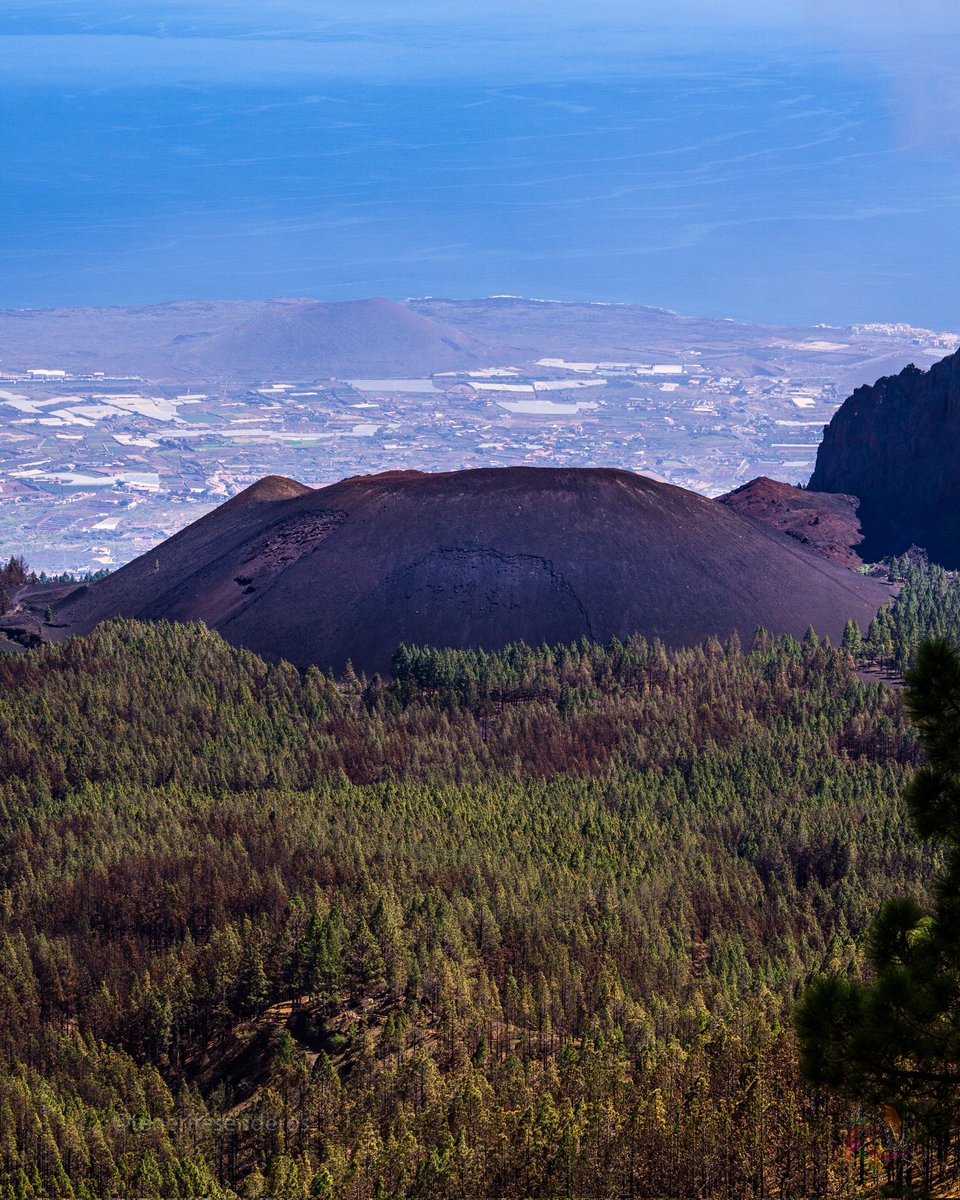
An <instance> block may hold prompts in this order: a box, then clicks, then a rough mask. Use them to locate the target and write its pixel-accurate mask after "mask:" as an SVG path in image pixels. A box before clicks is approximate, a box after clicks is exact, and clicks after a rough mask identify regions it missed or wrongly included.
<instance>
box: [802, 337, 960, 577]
mask: <svg viewBox="0 0 960 1200" xmlns="http://www.w3.org/2000/svg"><path fill="white" fill-rule="evenodd" d="M958 446H960V352H958V353H957V354H952V355H950V356H949V357H948V358H945V359H943V360H941V361H940V362H938V363H936V364H934V366H932V367H931V368H930V369H929V371H921V370H920V369H919V368H917V367H915V366H909V367H906V368H905V369H904V370H903V371H901V372H900V374H899V375H891V376H887V377H885V378H883V379H880V380H878V381H877V382H876V383H875V384H873V385H872V386H870V387H862V388H858V389H857V390H856V391H855V392H854V393H853V395H852V396H850V397H849V398H848V399H847V400H845V401H844V403H843V405H842V406H841V407H840V409H839V410H838V411H837V413H836V414H835V415H834V418H833V420H832V421H831V422H830V424H829V425H828V426H827V428H826V430H825V432H824V437H823V442H822V443H821V445H820V449H819V451H818V453H817V463H816V467H815V469H814V472H813V475H812V476H811V479H810V484H809V486H810V488H811V490H816V491H820V492H849V493H852V494H854V495H856V496H858V497H859V499H860V513H859V515H860V522H861V525H862V527H863V534H864V540H863V546H862V550H861V554H862V555H863V557H864V558H866V559H868V560H876V559H879V558H883V557H885V556H886V555H889V554H900V553H902V552H903V551H905V550H907V549H909V547H910V546H911V545H918V546H922V547H924V549H926V550H927V552H928V553H929V555H930V557H931V559H932V560H933V561H935V562H938V563H941V564H942V565H944V566H947V567H960V499H958V498H960V457H958V454H957V449H958Z"/></svg>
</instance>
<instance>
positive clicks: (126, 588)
mask: <svg viewBox="0 0 960 1200" xmlns="http://www.w3.org/2000/svg"><path fill="white" fill-rule="evenodd" d="M887 598H888V593H887V591H886V589H885V588H883V587H882V586H881V585H879V584H877V583H875V582H874V581H872V580H868V579H864V578H862V577H860V576H858V575H856V574H854V573H852V572H850V571H847V570H845V569H844V568H842V567H839V566H836V565H834V564H832V563H829V562H825V561H824V560H823V559H821V558H819V557H817V556H816V555H814V554H812V553H810V552H808V551H806V550H804V549H802V548H800V547H799V546H798V545H797V544H796V542H794V541H792V540H791V539H789V538H787V537H784V536H781V535H780V534H778V533H775V532H772V531H769V530H767V529H764V528H762V527H760V526H759V525H757V524H755V523H754V522H752V521H750V520H747V519H745V518H743V517H740V516H738V515H737V514H736V513H735V512H733V511H731V510H730V509H729V508H727V507H725V506H724V505H722V504H717V503H715V502H714V501H712V500H708V499H705V498H704V497H702V496H699V495H696V494H695V493H693V492H688V491H685V490H683V489H682V488H677V487H672V486H670V485H669V484H664V483H658V482H654V481H653V480H650V479H646V478H643V477H642V476H639V475H632V474H630V473H628V472H626V471H615V470H576V469H535V468H530V467H512V468H506V469H500V470H479V471H458V472H452V473H449V474H440V475H423V474H419V473H417V472H395V473H390V474H386V475H374V476H364V477H360V478H355V479H347V480H344V481H343V482H342V483H338V484H334V485H333V486H331V487H325V488H320V489H317V490H315V491H313V490H310V489H308V488H305V487H303V485H301V484H297V483H294V482H292V481H291V480H280V479H276V478H269V479H266V480H261V482H260V483H258V484H255V485H254V486H253V487H251V488H248V489H247V491H245V492H243V493H241V494H240V495H239V496H237V497H235V498H234V499H233V500H231V501H229V502H228V503H227V504H224V505H223V506H222V507H221V508H219V509H217V510H215V511H214V512H212V513H210V514H208V515H207V516H206V517H204V518H203V519H202V520H200V521H197V522H196V523H195V524H193V525H191V526H189V527H188V528H187V529H184V530H183V531H182V532H181V533H179V534H177V535H176V536H175V537H173V538H170V540H169V541H167V542H164V543H163V544H162V545H161V546H159V547H158V548H157V549H156V550H155V551H151V552H150V553H149V554H146V555H144V556H143V557H141V558H139V559H136V560H135V561H134V562H132V563H130V564H128V565H127V566H126V567H124V568H123V569H122V570H120V571H118V572H117V573H116V574H115V575H111V576H110V577H109V578H107V579H105V580H103V581H102V582H100V583H97V584H94V585H93V586H91V587H89V588H87V589H86V590H84V591H81V592H77V593H74V594H73V595H72V596H70V597H68V598H67V599H66V600H65V601H64V602H62V604H61V605H60V606H59V608H58V610H57V615H56V621H57V622H60V623H62V625H63V628H61V629H59V630H57V631H56V633H57V636H66V635H67V634H69V633H73V632H82V631H85V630H88V629H90V628H92V626H93V625H95V624H96V623H97V622H98V621H101V620H103V619H105V618H107V617H112V616H116V615H125V616H131V617H139V618H144V619H150V618H169V619H171V620H181V621H183V620H192V619H197V618H199V619H201V620H203V621H205V622H206V623H207V624H208V625H210V626H212V627H213V628H216V629H218V630H219V631H220V632H221V633H222V634H223V636H224V637H226V638H227V639H229V640H230V641H232V642H235V643H237V644H238V645H242V646H246V647H249V648H250V649H251V650H255V651H256V652H257V653H259V654H262V655H264V656H265V657H267V658H271V659H278V658H281V657H282V658H286V659H289V660H290V661H292V662H294V663H296V664H297V665H299V666H304V665H306V664H308V663H317V664H319V665H320V666H322V667H328V666H332V667H334V668H338V669H339V668H341V667H343V665H344V664H345V663H346V661H347V660H348V659H351V660H352V661H353V663H354V664H355V665H356V667H357V668H358V669H359V668H363V669H364V670H367V671H385V670H387V669H388V668H389V664H390V659H391V656H392V654H393V652H394V650H395V649H396V648H397V646H398V645H400V644H401V643H407V644H413V643H416V644H420V645H426V644H429V645H434V646H457V647H466V646H483V647H486V648H488V649H495V648H498V647H500V646H503V645H505V644H506V643H508V642H513V641H518V640H520V639H523V640H524V641H526V642H528V643H534V644H536V643H540V642H543V641H546V642H554V643H555V642H568V641H571V640H573V639H576V638H579V637H581V636H586V637H588V638H594V639H598V640H601V641H604V640H606V639H608V638H610V637H612V636H613V635H617V636H619V637H621V638H623V637H627V636H629V635H630V634H632V633H641V634H643V635H645V636H646V637H648V638H653V637H660V638H662V639H663V640H664V641H665V642H667V643H668V644H670V645H682V644H689V643H695V642H697V641H700V640H702V639H703V638H705V637H707V636H708V635H710V634H716V635H719V636H725V635H727V634H730V633H733V632H737V633H739V634H740V635H741V637H743V638H744V639H746V640H749V639H750V638H751V637H752V636H753V633H754V630H755V628H756V626H757V625H763V626H765V627H766V628H768V629H770V630H771V631H773V632H777V633H790V634H794V635H796V636H802V634H803V633H804V632H805V630H806V629H807V627H808V625H811V624H812V625H813V626H814V627H815V628H816V629H817V630H819V631H820V632H821V633H825V634H828V635H829V636H830V637H831V638H833V639H836V638H838V637H839V635H840V633H841V632H842V629H843V625H844V623H845V621H846V620H847V618H848V617H854V618H855V619H857V620H858V621H860V622H861V624H863V623H866V622H867V621H869V620H870V618H871V616H872V615H873V613H874V612H875V610H876V609H877V607H878V606H879V605H880V604H881V603H882V602H883V601H884V600H885V599H887Z"/></svg>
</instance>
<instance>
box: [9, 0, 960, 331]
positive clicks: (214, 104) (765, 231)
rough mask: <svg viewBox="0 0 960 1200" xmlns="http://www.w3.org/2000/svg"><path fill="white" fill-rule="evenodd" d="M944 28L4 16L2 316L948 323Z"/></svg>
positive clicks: (925, 12)
mask: <svg viewBox="0 0 960 1200" xmlns="http://www.w3.org/2000/svg"><path fill="white" fill-rule="evenodd" d="M958 9H960V6H957V5H956V4H946V3H930V2H927V3H924V2H922V0H921V2H920V3H919V4H917V3H914V4H906V3H898V2H896V0H887V2H886V3H884V2H882V0H881V2H877V0H874V2H873V3H859V0H835V2H834V3H825V2H824V3H821V2H819V0H808V2H806V3H804V2H803V0H791V2H790V3H786V2H783V3H777V2H776V0H764V2H763V3H761V2H759V0H757V2H754V0H738V2H736V3H730V4H723V3H717V0H711V2H710V3H707V2H705V0H704V2H703V3H697V2H696V0H681V2H678V0H671V2H670V3H642V2H638V0H631V2H630V3H620V2H619V0H601V2H599V3H595V4H593V5H585V4H583V3H582V0H578V2H577V3H576V4H573V3H564V2H563V0H560V2H559V3H558V2H556V0H553V2H551V3H546V2H543V3H540V2H538V0H513V2H510V3H507V2H503V3H501V2H500V0H484V2H481V3H477V2H476V0H475V2H474V3H472V4H465V5H464V4H459V5H454V4H453V3H450V2H449V0H447V2H443V3H441V2H440V0H416V2H410V0H407V2H398V0H391V2H390V3H385V2H381V0H352V2H351V3H350V4H349V5H347V4H325V3H322V2H321V0H257V2H255V3H254V2H250V0H165V2H164V3H155V2H153V0H125V2H123V3H120V2H119V0H96V2H94V0H28V2H25V0H4V3H3V5H2V7H0V105H2V109H0V122H2V124H0V128H2V130H3V133H2V135H0V137H2V142H0V206H2V207H0V217H2V218H3V220H2V223H0V265H2V267H3V271H2V285H0V303H3V304H5V305H8V306H19V305H54V304H57V303H70V304H78V303H129V302H136V301H155V300H162V299H169V298H175V297H178V296H183V295H194V296H196V295H218V296H221V295H236V296H244V295H249V296H260V295H273V294H289V293H290V292H292V291H296V292H297V293H303V294H313V295H320V296H330V297H333V298H338V297H347V296H351V295H360V294H368V293H369V291H371V290H372V291H379V292H382V293H384V294H387V295H391V296H403V295H408V294H422V293H432V294H441V293H443V294H452V295H460V296H470V295H477V294H486V293H489V292H523V293H527V294H529V293H534V294H537V295H545V296H556V297H564V296H574V295H575V296H576V297H577V298H596V299H622V300H633V301H637V302H643V303H650V304H664V305H667V306H670V307H676V308H682V309H684V310H685V311H690V312H703V313H711V314H715V315H734V316H741V317H748V318H757V319H764V318H769V319H777V320H789V319H791V318H796V319H798V320H801V319H802V320H811V319H819V320H823V321H828V322H829V321H832V322H840V321H846V320H857V319H865V320H868V319H869V320H875V319H887V320H898V319H904V320H909V321H912V322H914V323H917V324H928V325H936V326H940V327H944V328H947V327H950V328H957V327H958V326H960V306H958V305H957V302H956V300H955V297H954V294H953V293H954V288H953V280H952V277H951V276H952V271H951V264H952V262H954V261H956V255H957V253H958V252H960V234H958V232H957V225H958V222H957V219H956V218H957V204H958V198H960V134H958V130H960V85H958V83H957V74H956V72H955V69H954V63H955V62H956V55H957V50H958V48H960V11H958ZM521 151H522V152H521Z"/></svg>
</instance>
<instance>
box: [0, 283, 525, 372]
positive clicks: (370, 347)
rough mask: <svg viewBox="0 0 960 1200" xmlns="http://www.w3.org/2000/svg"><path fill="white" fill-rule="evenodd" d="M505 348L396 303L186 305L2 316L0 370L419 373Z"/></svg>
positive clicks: (481, 362) (482, 361)
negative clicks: (46, 368)
mask: <svg viewBox="0 0 960 1200" xmlns="http://www.w3.org/2000/svg"><path fill="white" fill-rule="evenodd" d="M507 357H509V355H508V353H507V352H506V351H505V350H504V349H503V348H502V347H500V346H499V345H495V344H491V343H489V342H485V341H483V340H481V339H479V338H477V337H474V336H473V335H471V334H470V333H466V332H464V331H462V330H460V329H455V328H452V327H450V326H448V325H446V324H444V323H442V322H440V321H435V320H431V319H430V318H429V317H426V316H421V315H420V314H419V313H416V312H414V311H413V310H412V309H409V308H406V307H405V306H404V305H402V304H393V303H391V302H390V301H389V300H378V299H374V300H351V301H344V302H342V303H329V304H325V303H321V302H319V301H317V300H270V301H262V302H260V301H249V302H248V301H214V302H207V301H183V302H180V303H176V304H157V305H150V306H147V307H143V308H97V309H83V308H74V309H46V310H39V311H16V312H15V311H9V310H8V311H5V312H0V367H2V368H4V369H10V368H13V369H21V370H29V369H33V368H35V367H54V368H59V369H63V370H68V371H70V372H73V373H76V374H82V373H85V372H89V371H106V372H108V373H114V374H134V375H145V376H148V377H151V378H161V379H167V378H169V379H177V378H184V379H191V378H197V379H245V380H246V379H278V378H280V379H282V378H283V377H284V376H293V377H296V378H301V379H302V378H307V379H309V378H324V377H329V376H339V377H341V378H342V377H349V376H351V375H356V376H360V377H364V376H372V377H374V378H377V377H379V376H380V375H384V376H394V375H395V376H401V377H407V376H419V375H429V374H431V373H432V372H434V371H453V370H468V369H470V368H473V367H484V366H493V365H496V364H497V363H501V362H503V361H505V359H506V358H507Z"/></svg>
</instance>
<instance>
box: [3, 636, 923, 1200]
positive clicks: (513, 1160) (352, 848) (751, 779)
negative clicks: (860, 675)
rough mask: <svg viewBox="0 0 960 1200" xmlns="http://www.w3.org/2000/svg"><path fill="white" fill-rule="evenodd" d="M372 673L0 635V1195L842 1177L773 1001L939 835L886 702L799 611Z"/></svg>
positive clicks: (917, 880) (793, 1187)
mask: <svg viewBox="0 0 960 1200" xmlns="http://www.w3.org/2000/svg"><path fill="white" fill-rule="evenodd" d="M394 666H395V676H396V677H395V680H394V681H393V682H392V683H389V684H386V683H384V682H382V681H380V680H378V679H374V680H365V679H362V678H361V679H358V678H357V677H356V676H355V675H353V674H352V673H351V672H349V671H348V673H347V677H346V678H345V679H343V680H340V681H337V682H334V681H333V680H331V679H330V678H328V677H325V676H324V675H322V674H320V673H319V672H317V671H315V670H310V671H307V672H306V673H305V674H300V673H298V672H297V671H296V670H294V669H293V668H292V667H289V666H284V665H281V666H267V665H266V664H264V663H263V662H262V661H261V660H259V659H258V658H256V657H255V656H253V655H251V654H249V653H246V652H244V651H240V650H237V649H234V648H232V647H230V646H228V645H227V644H226V643H224V642H223V641H222V640H221V639H220V638H219V637H218V636H217V635H215V634H212V633H209V632H208V631H206V630H205V629H204V628H203V627H201V626H179V627H178V626H170V625H164V624H159V625H153V626H146V625H139V624H136V623H133V622H113V623H110V624H108V625H105V626H102V627H100V628H99V629H98V630H96V631H95V632H94V633H92V634H91V635H89V636H87V637H85V638H82V639H75V640H72V641H70V642H67V643H64V644H62V645H59V646H47V647H43V648H41V649H39V650H37V651H34V652H31V653H29V654H26V655H21V656H16V657H10V658H0V727H2V736H0V778H2V789H0V817H2V822H0V846H2V855H0V870H2V875H0V884H2V887H0V926H2V929H0V955H2V959H3V962H2V968H0V987H2V989H3V994H2V995H0V1063H2V1066H0V1195H7V1196H16V1197H39V1196H71V1195H75V1196H78V1197H110V1196H125V1195H137V1196H148V1197H169V1196H200V1195H215V1196H232V1195H234V1194H235V1193H236V1194H240V1195H244V1196H275V1197H287V1196H289V1197H302V1196H337V1197H341V1196H342V1197H356V1198H358V1200H359V1198H362V1197H375V1196H419V1197H435V1196H449V1197H459V1196H465V1195H474V1196H504V1197H534V1196H544V1197H545V1196H571V1197H572V1196H583V1195H590V1196H621V1195H622V1196H649V1197H653V1196H667V1195H672V1196H679V1195H684V1196H708V1195H709V1196H713V1195H716V1196H727V1197H737V1198H740V1197H746V1196H761V1195H768V1194H776V1195H781V1196H795V1197H800V1196H806V1195H809V1194H811V1193H812V1192H815V1191H823V1190H824V1189H825V1188H827V1186H828V1185H829V1186H830V1187H831V1188H839V1187H841V1186H844V1181H845V1180H848V1179H851V1180H853V1181H854V1182H857V1180H858V1179H859V1178H861V1176H862V1177H863V1178H864V1179H865V1180H866V1182H867V1183H869V1182H870V1181H871V1180H872V1179H873V1178H874V1174H873V1172H874V1171H879V1170H880V1167H881V1162H880V1159H879V1158H877V1159H876V1161H874V1160H873V1159H869V1158H865V1159H864V1160H863V1161H862V1162H861V1161H858V1162H857V1163H853V1162H851V1161H850V1160H849V1158H848V1157H847V1156H845V1154H844V1145H845V1140H844V1139H845V1137H846V1135H847V1131H848V1129H849V1122H850V1119H851V1114H850V1112H849V1111H848V1110H846V1109H845V1108H842V1107H840V1106H838V1105H837V1104H836V1102H834V1101H830V1100H828V1099H827V1098H826V1097H825V1096H823V1095H820V1094H817V1093H814V1092H811V1091H810V1090H808V1089H807V1088H805V1087H804V1086H803V1085H802V1084H801V1083H800V1082H799V1080H798V1076H797V1070H796V1060H795V1047H794V1042H793V1036H792V1034H791V1032H790V1028H789V1007H790V1005H791V1003H792V1001H793V999H794V997H795V995H796V994H797V993H798V991H799V989H800V988H801V987H802V985H803V984H804V982H805V981H806V979H807V978H808V976H809V973H810V971H811V970H812V969H821V968H824V967H830V966H832V967H836V966H840V967H841V968H842V967H844V966H848V967H849V968H851V969H853V968H854V967H856V966H858V965H859V958H860V952H859V949H858V938H859V937H860V935H861V934H862V932H863V930H864V928H865V926H866V923H867V921H868V919H869V917H870V915H871V913H872V911H873V910H874V908H875V907H876V905H877V903H878V901H879V899H880V898H881V897H882V896H885V895H887V894H888V893H889V892H890V891H899V892H902V893H904V894H907V895H914V896H920V895H921V894H922V892H923V886H924V880H925V879H926V878H927V877H928V876H929V873H930V871H931V870H932V868H933V866H934V865H935V864H934V863H933V861H932V857H931V856H930V854H929V852H928V851H926V850H922V849H921V848H920V847H919V846H918V845H917V844H916V843H914V842H913V841H911V839H910V838H909V836H908V835H907V833H906V832H905V828H904V822H903V813H902V811H901V805H900V800H899V795H900V789H901V783H902V781H903V780H904V778H905V777H906V775H907V773H908V772H909V771H910V769H911V765H912V764H913V763H914V762H915V761H916V760H917V757H918V751H917V748H916V743H915V740H914V738H913V735H912V733H911V732H910V731H909V730H908V729H907V728H906V725H905V722H904V719H903V716H902V712H901V704H900V700H899V697H898V695H897V694H896V693H895V692H892V691H890V690H887V689H884V688H881V687H879V686H876V685H873V686H867V685H864V684H863V683H861V682H859V681H858V680H857V678H856V677H855V675H854V673H853V669H852V667H853V664H852V660H851V658H850V657H849V655H847V654H846V653H844V652H842V651H839V650H832V649H830V648H829V647H827V646H825V645H822V644H819V643H818V642H817V640H816V638H814V637H812V636H811V637H809V638H808V639H807V640H806V641H805V642H804V643H802V644H799V643H796V642H793V641H790V640H788V639H785V640H773V639H770V638H767V637H765V636H763V635H760V636H759V637H758V638H757V641H756V643H755V645H754V646H753V647H752V648H751V649H749V650H747V651H745V650H744V649H743V648H742V647H741V646H740V645H739V643H737V642H736V641H733V642H730V643H727V644H725V645H721V644H720V643H719V642H716V641H712V642H708V643H706V644H705V645H704V646H703V647H701V648H698V649H692V650H685V651H680V652H674V653H667V652H665V651H664V649H663V648H662V647H661V646H658V645H648V644H646V643H644V642H642V641H636V642H630V643H628V644H620V643H614V644H612V645H610V646H607V647H605V648H604V647H599V646H595V645H589V644H586V643H583V644H580V645H576V646H570V647H565V648H557V649H550V650H548V649H545V648H544V649H542V650H536V651H534V650H530V649H527V648H525V647H512V648H508V649H507V650H505V651H503V652H502V653H501V654H498V655H495V656H489V655H483V654H474V653H470V652H450V651H447V652H443V651H439V652H424V651H416V650H401V651H400V652H398V655H397V658H396V660H395V664H394Z"/></svg>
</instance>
